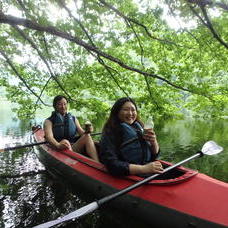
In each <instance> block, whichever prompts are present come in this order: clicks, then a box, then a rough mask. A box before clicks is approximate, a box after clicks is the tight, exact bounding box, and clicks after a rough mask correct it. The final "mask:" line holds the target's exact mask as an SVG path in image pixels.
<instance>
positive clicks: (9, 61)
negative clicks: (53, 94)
mask: <svg viewBox="0 0 228 228" xmlns="http://www.w3.org/2000/svg"><path fill="white" fill-rule="evenodd" d="M0 53H1V55H2V56H3V57H4V58H5V60H6V62H7V63H8V64H9V66H10V67H11V69H12V70H13V71H14V73H15V74H16V75H17V77H18V78H19V79H20V80H21V81H22V82H23V84H24V85H25V87H26V88H27V89H28V90H29V91H30V92H31V93H32V94H33V95H34V96H36V97H37V98H38V99H39V100H40V101H41V103H42V104H44V105H46V106H50V105H48V104H45V103H44V102H43V100H42V99H41V98H40V97H39V96H38V95H37V94H36V92H34V91H33V90H32V89H31V88H30V86H29V85H28V84H27V82H26V81H25V80H24V78H23V77H21V75H20V74H19V72H18V71H17V69H16V68H15V67H14V65H13V63H12V62H11V60H10V59H9V58H8V56H7V55H6V54H5V53H4V51H2V50H1V49H0Z"/></svg>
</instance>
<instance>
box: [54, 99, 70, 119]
mask: <svg viewBox="0 0 228 228" xmlns="http://www.w3.org/2000/svg"><path fill="white" fill-rule="evenodd" d="M55 110H56V111H57V112H59V113H60V114H61V115H65V114H66V113H67V100H66V99H65V98H62V99H61V100H59V101H57V103H56V106H55Z"/></svg>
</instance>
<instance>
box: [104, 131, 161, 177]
mask: <svg viewBox="0 0 228 228" xmlns="http://www.w3.org/2000/svg"><path fill="white" fill-rule="evenodd" d="M100 148H101V151H100V160H101V161H102V163H104V164H105V166H106V168H107V169H108V170H109V172H110V173H111V174H112V175H118V176H126V175H130V174H131V175H138V174H151V173H162V171H163V168H162V165H161V163H160V162H159V161H154V162H150V163H148V164H145V165H136V164H129V163H128V162H125V161H121V160H120V159H119V158H118V156H117V149H116V147H115V146H114V144H113V143H112V140H111V137H110V136H106V135H103V136H102V139H101V143H100Z"/></svg>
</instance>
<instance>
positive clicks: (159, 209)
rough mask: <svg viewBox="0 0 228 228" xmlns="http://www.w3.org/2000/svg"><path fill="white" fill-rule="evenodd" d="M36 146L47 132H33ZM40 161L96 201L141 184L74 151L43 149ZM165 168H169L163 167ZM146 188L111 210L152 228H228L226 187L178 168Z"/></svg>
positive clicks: (193, 171) (201, 175)
mask: <svg viewBox="0 0 228 228" xmlns="http://www.w3.org/2000/svg"><path fill="white" fill-rule="evenodd" d="M34 138H35V141H36V142H37V143H39V142H42V141H45V140H44V131H43V130H42V129H41V128H39V129H36V130H35V131H34ZM38 157H39V159H40V161H41V162H42V163H43V164H44V165H45V167H46V168H47V169H49V170H54V171H55V172H57V173H58V174H59V175H61V176H63V177H64V178H66V179H68V180H69V181H70V182H71V183H80V186H81V187H83V188H87V189H89V190H91V193H93V194H94V196H95V197H96V198H101V197H104V196H107V195H110V194H113V193H115V192H117V191H119V190H121V189H124V188H126V187H128V186H130V185H133V184H134V183H136V182H137V181H140V180H142V178H141V177H138V176H128V177H123V178H119V177H114V176H111V175H110V174H109V173H108V172H107V170H106V169H105V167H104V166H103V165H102V164H101V163H98V162H95V161H94V160H92V159H90V158H88V157H86V156H84V155H82V154H78V153H75V152H73V151H70V150H63V151H57V150H55V149H53V148H51V147H49V146H48V145H47V144H43V145H39V153H38ZM161 162H162V164H163V166H164V167H168V166H171V165H172V164H171V163H168V162H165V161H161ZM158 178H159V179H154V180H152V181H150V182H149V183H147V184H144V185H142V186H141V187H138V188H136V189H134V190H132V191H131V192H129V193H127V194H126V195H123V196H121V197H119V198H116V199H115V200H113V201H112V202H110V205H111V206H113V207H117V208H118V209H122V210H123V211H124V212H126V213H128V214H130V215H132V216H135V217H136V218H138V219H142V221H144V223H145V224H148V225H151V226H152V225H153V226H154V227H165V228H167V227H174V228H185V227H186V228H190V227H197V228H218V227H228V183H224V182H222V181H219V180H216V179H214V178H211V177H209V176H207V175H204V174H202V173H198V172H197V171H195V170H191V169H188V168H185V167H183V166H179V167H177V168H175V169H173V170H170V172H169V173H165V174H162V175H160V176H159V177H158Z"/></svg>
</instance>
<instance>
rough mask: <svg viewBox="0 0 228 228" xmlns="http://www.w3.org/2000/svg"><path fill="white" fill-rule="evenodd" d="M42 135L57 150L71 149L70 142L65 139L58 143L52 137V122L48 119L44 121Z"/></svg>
mask: <svg viewBox="0 0 228 228" xmlns="http://www.w3.org/2000/svg"><path fill="white" fill-rule="evenodd" d="M44 134H45V138H46V140H47V141H48V142H49V143H50V144H51V145H52V146H54V147H56V148H57V149H60V150H61V149H66V148H69V149H71V145H70V142H69V141H68V140H66V139H63V140H61V141H60V142H58V141H57V140H56V139H55V138H54V136H53V131H52V122H51V121H50V120H48V119H46V120H45V121H44Z"/></svg>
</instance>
